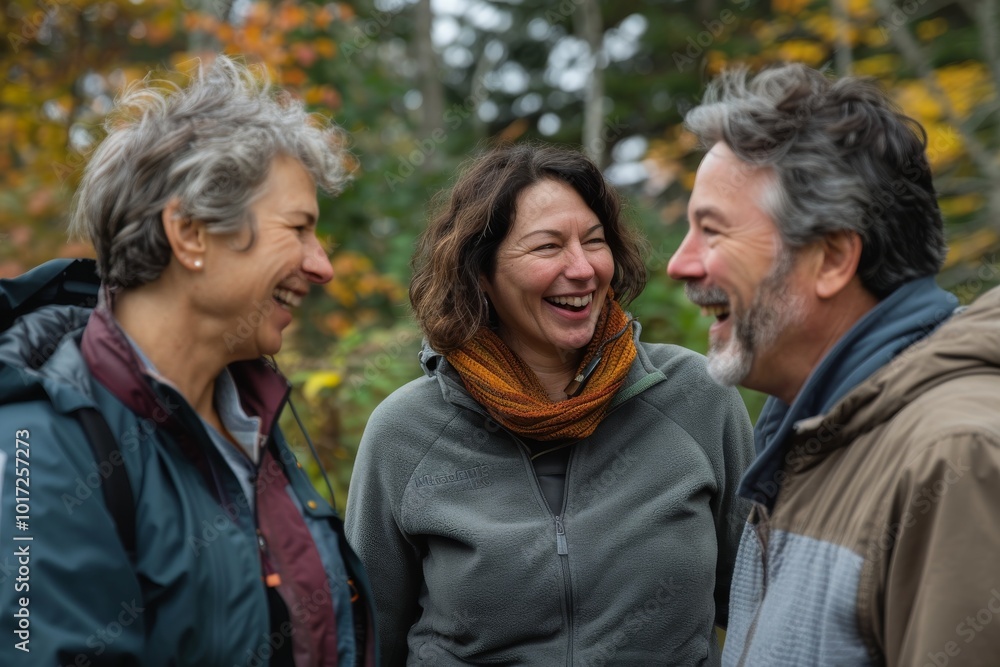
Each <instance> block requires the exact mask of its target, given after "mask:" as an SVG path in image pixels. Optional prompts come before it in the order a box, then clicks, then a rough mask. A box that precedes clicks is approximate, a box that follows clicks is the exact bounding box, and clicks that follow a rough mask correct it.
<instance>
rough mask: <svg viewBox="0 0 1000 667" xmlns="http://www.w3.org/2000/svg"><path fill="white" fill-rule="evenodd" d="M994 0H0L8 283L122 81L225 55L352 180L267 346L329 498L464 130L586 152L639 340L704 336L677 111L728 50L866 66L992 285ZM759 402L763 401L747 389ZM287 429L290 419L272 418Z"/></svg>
mask: <svg viewBox="0 0 1000 667" xmlns="http://www.w3.org/2000/svg"><path fill="white" fill-rule="evenodd" d="M996 4H997V0H979V1H977V2H973V1H972V0H960V1H959V2H957V3H950V2H949V3H943V2H938V1H934V0H931V1H929V2H925V1H924V0H906V1H905V2H903V3H899V4H895V5H894V4H890V3H889V1H888V0H815V1H810V0H771V1H770V2H761V1H758V0H737V1H736V2H731V1H729V0H671V1H670V2H666V1H664V0H619V1H618V2H615V3H599V2H597V0H562V1H561V2H558V3H556V2H542V1H540V0H520V1H518V2H511V1H500V0H495V1H490V0H451V1H450V2H443V1H438V2H434V3H432V2H431V1H430V0H377V1H374V2H373V1H367V0H366V1H359V2H310V1H308V0H277V1H272V2H263V1H259V0H258V1H255V0H185V2H179V1H178V0H104V1H100V0H7V1H6V2H5V3H4V4H3V5H2V6H3V11H2V12H0V35H2V36H3V46H2V47H0V71H2V72H3V76H4V79H3V82H2V86H3V88H2V90H0V276H10V275H16V274H17V273H20V272H22V271H23V270H25V269H27V268H29V267H31V266H33V265H34V264H36V263H38V262H40V261H43V260H45V259H47V258H50V257H53V256H57V255H79V254H84V253H88V252H89V251H88V250H87V249H86V248H85V247H82V246H79V245H67V244H65V242H64V233H63V229H64V227H65V220H66V213H67V211H68V207H69V202H70V197H71V194H72V190H73V187H74V185H75V184H76V182H77V180H78V178H79V174H80V170H81V167H82V165H83V164H84V162H85V160H86V155H87V153H88V151H89V150H90V149H91V148H92V147H93V146H94V145H95V143H96V142H97V141H99V140H100V138H101V134H102V130H101V120H102V118H103V116H104V114H105V113H106V112H107V111H108V109H109V108H110V107H111V105H112V102H113V100H114V97H115V95H116V94H117V92H118V91H119V90H121V89H122V87H124V86H126V85H128V83H129V82H132V81H135V80H136V79H139V78H141V77H143V76H145V75H146V73H147V72H149V71H153V72H154V73H155V74H154V76H164V75H165V74H164V72H166V71H167V70H179V71H180V72H182V73H183V72H187V71H190V70H191V69H192V68H193V67H195V66H196V63H197V61H196V60H195V59H196V58H210V57H211V55H212V54H213V53H215V52H217V51H224V52H227V53H231V54H242V55H243V56H245V57H246V58H247V60H249V61H251V62H260V63H263V64H264V65H265V66H266V67H267V69H268V71H269V72H270V75H271V77H272V78H273V80H274V81H276V82H277V83H279V84H280V85H282V86H284V87H286V88H288V89H289V90H291V91H292V92H293V94H296V95H298V96H300V97H302V98H303V99H304V100H305V101H306V102H307V103H308V104H309V105H311V107H312V108H314V109H315V110H316V111H318V112H321V113H324V114H328V115H331V116H332V117H333V118H334V119H335V120H336V121H337V122H338V123H339V124H340V125H342V126H343V127H345V128H346V129H347V130H348V131H349V133H350V135H351V137H352V152H353V154H354V156H355V158H354V159H355V160H356V162H357V164H356V165H355V166H356V167H357V169H356V178H355V182H354V184H353V186H352V187H351V188H350V189H349V190H348V191H347V192H346V193H344V194H343V195H342V196H340V197H338V198H337V199H335V200H322V201H321V222H320V229H321V232H322V233H323V234H324V235H325V236H327V237H329V239H330V240H331V242H332V243H334V244H336V251H335V253H334V255H333V263H334V268H335V273H336V278H335V279H334V281H332V282H331V283H330V285H329V286H328V287H327V289H326V290H325V292H324V293H322V294H316V295H314V296H313V297H312V298H311V299H310V300H308V301H307V303H306V304H305V305H304V307H303V313H302V315H301V316H300V317H299V318H298V322H297V331H296V335H295V336H292V337H290V339H289V341H288V343H287V344H286V346H285V349H284V350H283V351H282V354H281V355H280V357H279V359H278V361H279V363H280V364H281V365H282V367H283V368H284V369H285V371H286V372H287V373H288V375H289V376H290V378H291V379H292V380H293V383H294V384H295V386H296V388H297V390H298V391H299V392H300V394H301V396H302V399H303V400H304V402H305V405H306V407H307V409H306V410H304V411H303V416H304V417H305V421H306V422H307V426H308V427H309V430H310V432H311V433H313V434H314V436H315V440H316V441H317V445H318V446H319V448H320V454H321V457H322V458H323V460H324V462H325V463H326V465H327V467H328V468H330V469H332V470H334V471H335V472H336V474H335V475H334V479H333V482H334V486H335V490H336V492H337V496H338V501H339V502H340V503H341V504H342V503H343V500H344V498H345V496H346V494H345V490H346V486H347V482H348V480H349V476H350V463H351V461H352V460H353V455H354V451H355V449H356V446H357V442H358V439H359V437H360V433H361V430H362V429H363V426H364V422H365V420H366V419H367V416H368V414H369V413H370V411H371V409H372V408H373V407H374V406H375V405H376V404H377V403H378V402H379V401H380V400H381V399H382V398H383V397H384V396H385V395H387V394H388V393H389V392H390V391H392V390H393V389H395V388H396V387H398V386H399V385H400V384H402V383H403V382H405V381H406V380H408V379H410V378H412V377H414V376H416V375H417V373H419V369H418V368H417V364H416V360H415V352H416V350H417V348H418V346H419V338H420V336H419V333H418V332H417V331H416V329H415V328H414V326H413V324H412V322H411V321H410V320H409V318H408V317H407V307H406V284H407V281H408V277H409V258H410V254H411V252H412V250H413V247H414V243H415V238H416V235H417V234H418V233H419V231H420V229H421V228H422V226H423V224H424V219H425V215H426V211H427V205H428V202H429V200H430V199H431V197H432V196H433V194H434V193H435V192H438V191H439V190H440V189H441V188H442V187H443V186H446V185H447V183H448V182H449V180H450V179H451V178H452V176H453V174H454V173H455V170H456V168H457V167H458V165H459V164H460V163H461V161H462V160H463V159H465V158H466V157H467V156H468V155H469V154H470V153H472V152H474V151H475V149H476V148H477V147H479V146H482V145H484V144H486V143H489V142H495V141H517V140H523V139H542V140H547V141H554V142H562V143H569V144H574V145H582V146H583V147H584V149H585V150H587V151H588V152H589V153H590V154H591V155H592V156H594V158H595V159H597V160H598V161H599V162H600V163H601V164H602V165H603V166H604V167H605V169H606V173H607V174H608V176H609V178H610V179H612V181H613V182H615V183H616V184H618V185H619V186H620V187H621V188H623V189H624V190H625V191H626V192H627V193H628V194H629V196H630V199H631V201H632V203H633V206H632V214H633V217H634V219H635V221H636V223H637V224H639V225H640V226H642V227H643V228H644V229H645V230H646V232H647V234H648V235H649V236H650V238H651V241H652V246H653V249H654V251H653V253H652V255H651V256H650V257H649V260H648V266H649V268H650V271H651V272H652V276H651V280H650V283H649V287H648V288H647V290H646V292H645V293H644V294H643V295H642V297H640V298H639V299H638V300H637V301H636V302H635V303H634V304H633V306H632V310H633V312H634V313H635V314H636V315H637V316H638V317H639V319H640V320H641V321H642V323H643V326H644V331H645V337H646V338H647V339H650V340H665V341H671V342H676V343H680V344H683V345H686V346H688V347H692V348H694V349H697V350H700V351H704V349H705V346H706V341H707V338H706V330H707V322H706V321H705V319H704V318H701V317H700V316H699V314H698V312H697V311H696V310H695V309H694V308H692V307H691V306H690V305H689V304H688V303H687V300H686V299H685V298H684V297H683V294H682V292H681V290H680V289H679V287H678V286H677V285H674V284H672V283H671V282H670V281H669V280H667V279H666V278H665V277H664V275H663V272H664V270H665V268H666V263H667V261H668V260H669V258H670V255H671V253H672V252H673V249H674V248H676V246H677V244H678V242H679V240H680V238H681V236H682V235H683V233H684V216H685V206H686V198H687V194H688V192H689V189H690V187H691V184H692V181H693V174H694V169H695V167H696V166H697V163H698V160H699V158H700V155H699V152H698V150H697V146H695V143H694V141H693V138H692V137H691V136H690V135H688V134H687V133H685V132H684V131H683V129H682V127H681V121H682V118H683V114H684V113H685V112H686V110H687V109H688V108H690V107H691V106H692V105H694V104H696V103H697V100H698V97H699V96H700V94H701V91H702V90H703V88H704V85H705V83H706V82H707V81H708V80H709V79H710V78H711V77H712V76H713V75H714V74H715V73H717V72H718V71H719V70H720V69H721V68H722V67H723V66H724V65H726V64H728V63H734V62H745V63H748V64H750V65H751V66H752V67H760V66H764V65H766V64H768V63H771V62H776V61H778V60H782V59H795V60H802V61H804V62H806V63H807V64H810V65H813V66H817V67H824V68H827V69H829V70H831V71H839V72H846V71H853V72H857V73H861V74H868V75H872V76H875V77H877V78H878V79H880V80H881V81H882V82H883V83H884V84H885V85H886V86H887V87H888V88H889V89H891V90H892V91H893V94H894V95H895V96H896V99H897V100H898V101H899V103H900V105H901V106H902V107H903V108H904V109H905V110H906V111H907V112H909V113H910V114H911V115H913V116H915V117H916V118H917V119H918V120H920V121H921V122H922V123H923V124H924V125H925V127H926V128H927V130H928V135H929V141H930V155H931V159H932V163H933V167H934V170H935V174H936V177H937V184H938V187H939V188H940V190H941V194H942V198H941V206H942V210H943V211H944V213H945V215H946V218H947V220H948V225H949V238H950V241H951V245H952V254H951V255H950V256H949V269H948V272H947V273H946V274H945V275H944V276H943V278H942V282H943V284H945V285H946V286H950V287H952V288H953V289H954V290H955V291H956V292H957V293H958V294H959V296H960V297H962V298H963V299H964V300H966V301H967V300H970V299H971V298H974V297H975V296H976V295H977V294H978V293H980V292H981V291H982V290H983V289H985V288H986V287H987V286H989V285H992V284H996V283H997V282H998V279H1000V265H998V263H997V261H996V255H995V253H996V250H997V247H998V245H1000V243H998V230H997V224H998V223H997V222H996V220H998V219H1000V218H998V217H997V214H998V213H1000V210H998V209H1000V187H997V186H998V185H1000V175H998V169H1000V166H998V165H997V161H996V155H997V153H998V149H1000V129H998V128H1000V126H998V124H997V117H996V114H997V109H998V104H1000V100H998V96H997V94H996V92H997V85H998V82H1000V71H998V67H1000V65H998V63H1000V58H998V54H997V49H998V48H1000V46H998V44H1000V42H998V40H997V12H996ZM745 396H746V398H747V400H748V405H749V406H750V408H751V414H756V410H757V408H758V406H759V404H760V397H759V396H758V395H754V394H752V393H749V392H748V393H746V394H745ZM285 427H286V432H288V433H289V434H290V437H291V438H292V439H293V440H294V439H295V438H296V429H295V428H293V427H292V426H291V424H288V423H286V424H285Z"/></svg>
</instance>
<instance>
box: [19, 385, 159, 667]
mask: <svg viewBox="0 0 1000 667" xmlns="http://www.w3.org/2000/svg"><path fill="white" fill-rule="evenodd" d="M119 463H120V461H119ZM105 465H107V466H109V465H111V463H107V462H105ZM105 469H106V468H102V467H101V466H100V465H99V464H98V462H97V461H95V459H94V456H93V453H92V451H91V449H90V447H89V446H88V444H87V443H86V441H85V439H84V434H83V430H82V428H81V427H80V425H79V423H78V422H77V421H76V420H75V419H74V418H72V417H69V416H64V415H57V414H53V413H52V411H51V408H50V407H49V406H48V404H47V403H41V402H38V403H19V404H15V405H6V406H3V407H0V615H2V617H3V620H2V621H0V627H2V628H3V629H4V631H3V635H4V639H3V641H2V642H0V664H2V665H27V664H32V665H70V664H72V665H77V664H88V665H91V666H93V667H100V666H101V665H138V664H140V663H142V662H143V661H144V656H143V653H142V651H143V626H144V619H143V613H142V612H143V599H142V594H141V590H140V587H139V583H138V580H137V578H136V577H135V575H134V573H133V571H132V569H131V567H130V563H129V561H128V557H127V555H126V553H125V550H124V548H123V547H122V545H121V542H120V540H119V538H118V534H117V532H116V529H115V525H114V522H113V520H112V519H111V516H110V514H109V513H108V510H107V507H106V506H105V504H104V499H103V496H102V495H101V487H100V483H101V482H102V481H103V476H102V473H103V472H104V470H105Z"/></svg>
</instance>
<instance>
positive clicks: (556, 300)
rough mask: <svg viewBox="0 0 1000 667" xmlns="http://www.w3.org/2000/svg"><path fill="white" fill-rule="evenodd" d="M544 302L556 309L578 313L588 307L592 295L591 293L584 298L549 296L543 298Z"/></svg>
mask: <svg viewBox="0 0 1000 667" xmlns="http://www.w3.org/2000/svg"><path fill="white" fill-rule="evenodd" d="M545 300H546V301H548V302H549V303H551V304H552V305H553V306H555V307H556V308H562V309H563V310H568V311H571V312H574V313H578V312H580V311H581V310H583V309H584V308H586V307H587V306H589V305H590V302H591V301H593V300H594V293H593V292H591V293H590V294H587V295H586V296H549V297H545Z"/></svg>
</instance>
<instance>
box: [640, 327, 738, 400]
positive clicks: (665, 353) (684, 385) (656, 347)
mask: <svg viewBox="0 0 1000 667" xmlns="http://www.w3.org/2000/svg"><path fill="white" fill-rule="evenodd" d="M638 353H639V362H640V363H644V364H648V366H649V368H651V369H652V370H653V371H654V372H655V371H659V372H660V373H662V374H663V376H664V377H665V378H666V381H665V382H661V383H659V384H658V385H655V386H654V387H653V388H652V390H653V392H655V394H658V395H669V396H675V395H682V396H686V397H692V398H696V399H697V400H698V401H706V400H707V401H709V402H711V403H713V404H718V403H724V404H732V405H736V404H739V405H742V400H741V399H740V397H739V392H737V391H736V389H735V387H724V386H722V385H720V384H718V383H717V382H715V380H713V379H712V378H711V376H709V374H708V361H707V359H706V358H705V357H704V355H701V354H699V353H697V352H694V351H693V350H689V349H687V348H685V347H681V346H680V345H670V344H666V343H647V342H640V343H639V345H638ZM689 400H690V398H689ZM686 402H687V401H686Z"/></svg>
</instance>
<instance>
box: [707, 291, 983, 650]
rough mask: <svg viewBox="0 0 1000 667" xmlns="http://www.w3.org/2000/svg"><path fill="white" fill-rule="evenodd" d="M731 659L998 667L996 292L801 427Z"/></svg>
mask: <svg viewBox="0 0 1000 667" xmlns="http://www.w3.org/2000/svg"><path fill="white" fill-rule="evenodd" d="M789 444H790V449H789V455H788V456H787V457H786V458H785V462H786V465H785V468H784V479H783V483H782V485H781V491H780V493H779V495H778V497H777V500H776V503H775V505H774V509H773V512H771V513H770V516H768V512H767V511H766V509H765V508H764V506H763V505H758V506H757V507H756V508H755V510H754V512H753V513H752V514H751V518H750V522H749V523H748V528H747V531H746V532H745V534H744V539H743V542H742V544H741V547H740V553H739V555H738V557H737V566H736V572H735V574H734V582H733V591H732V596H731V610H732V611H731V616H730V619H731V622H730V628H729V634H728V637H727V645H726V651H725V655H724V658H723V663H724V664H728V665H766V666H767V667H772V666H774V667H776V666H779V665H795V666H796V667H801V666H804V665H852V666H854V665H865V664H888V665H914V666H918V667H923V666H924V665H928V666H934V667H944V666H945V665H948V666H956V665H1000V288H998V289H994V290H992V291H991V292H989V293H987V294H986V295H984V296H983V297H982V298H980V299H979V300H978V301H977V302H976V303H975V304H974V305H973V306H971V307H970V308H969V309H968V310H966V311H965V312H964V313H962V314H960V315H956V316H955V317H953V318H952V319H951V320H950V321H948V322H947V323H945V324H944V325H943V326H941V328H940V329H938V331H937V332H935V333H934V334H932V335H931V336H929V337H928V338H926V339H925V340H923V341H922V342H920V343H917V344H915V345H913V346H911V347H910V348H908V349H906V350H905V351H904V352H903V353H902V354H900V355H899V356H898V357H896V359H895V360H894V361H892V362H891V363H890V364H888V365H887V366H885V367H883V368H882V369H881V370H879V371H878V372H876V373H875V374H874V375H872V376H871V377H870V378H868V379H867V380H866V381H864V382H863V383H862V384H860V385H859V386H858V387H856V388H855V389H854V390H853V391H851V392H850V393H849V394H847V396H845V397H844V398H843V399H842V400H841V401H839V402H838V403H837V404H836V405H835V406H834V407H833V409H832V410H830V411H829V412H828V413H827V414H825V415H821V416H819V417H815V418H812V419H807V420H803V421H801V422H799V423H798V424H797V426H796V433H795V434H794V435H793V436H792V438H791V441H790V443H789Z"/></svg>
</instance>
